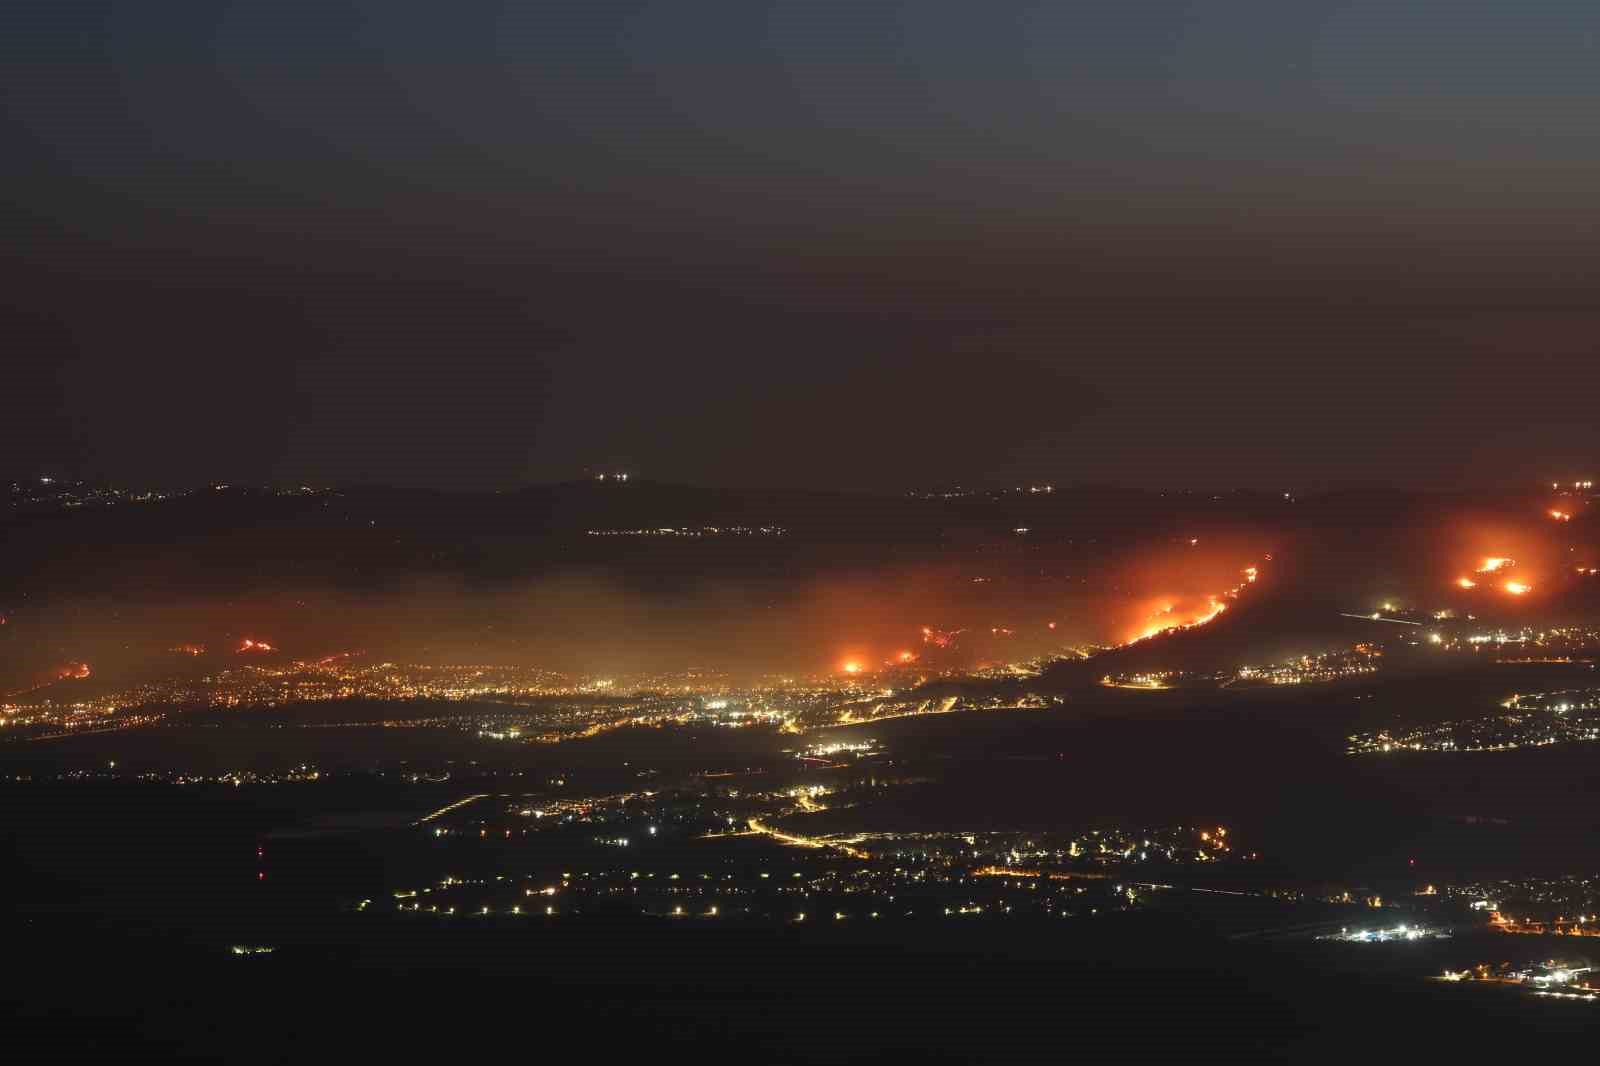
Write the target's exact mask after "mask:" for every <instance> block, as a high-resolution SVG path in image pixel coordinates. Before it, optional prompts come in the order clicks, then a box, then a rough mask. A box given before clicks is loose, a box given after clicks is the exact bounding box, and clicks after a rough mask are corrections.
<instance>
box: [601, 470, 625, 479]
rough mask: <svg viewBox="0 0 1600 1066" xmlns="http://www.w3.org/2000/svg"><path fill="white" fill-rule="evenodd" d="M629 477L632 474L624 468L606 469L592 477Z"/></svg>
mask: <svg viewBox="0 0 1600 1066" xmlns="http://www.w3.org/2000/svg"><path fill="white" fill-rule="evenodd" d="M630 477H632V475H631V474H629V473H628V472H627V471H625V470H607V471H602V472H601V473H598V474H596V475H595V476H594V479H595V480H596V481H627V480H628V478H630Z"/></svg>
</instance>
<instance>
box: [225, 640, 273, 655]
mask: <svg viewBox="0 0 1600 1066" xmlns="http://www.w3.org/2000/svg"><path fill="white" fill-rule="evenodd" d="M277 650H278V649H277V648H275V647H273V646H272V645H271V644H268V643H267V642H266V641H264V640H251V639H250V638H249V637H246V638H245V639H244V640H242V641H240V642H239V647H238V649H237V650H236V652H235V654H238V655H244V654H246V653H247V652H266V651H277Z"/></svg>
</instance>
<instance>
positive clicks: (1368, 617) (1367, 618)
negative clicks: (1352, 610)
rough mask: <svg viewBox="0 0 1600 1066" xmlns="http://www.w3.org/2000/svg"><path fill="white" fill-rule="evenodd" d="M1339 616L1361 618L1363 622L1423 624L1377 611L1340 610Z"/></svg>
mask: <svg viewBox="0 0 1600 1066" xmlns="http://www.w3.org/2000/svg"><path fill="white" fill-rule="evenodd" d="M1339 617H1340V618H1359V619H1361V621H1363V622H1393V623H1394V624H1395V625H1399V626H1420V625H1421V624H1422V623H1421V622H1411V621H1407V620H1406V619H1404V618H1385V617H1384V616H1383V615H1381V614H1377V613H1373V614H1349V613H1347V612H1345V611H1340V612H1339Z"/></svg>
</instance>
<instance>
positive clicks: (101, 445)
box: [0, 0, 1600, 490]
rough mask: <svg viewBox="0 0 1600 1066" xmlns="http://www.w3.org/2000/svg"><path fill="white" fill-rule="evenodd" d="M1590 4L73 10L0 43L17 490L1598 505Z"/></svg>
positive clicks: (1599, 322)
mask: <svg viewBox="0 0 1600 1066" xmlns="http://www.w3.org/2000/svg"><path fill="white" fill-rule="evenodd" d="M1597 34H1600V6H1596V5H1595V4H1593V3H1592V2H1582V0H1560V2H1557V0H1521V2H1518V3H1514V4H1512V3H1505V2H1503V0H1410V2H1408V0H1358V2H1348V3H1297V2H1290V0H1229V2H1227V3H1217V2H1215V0H1212V2H1195V3H1176V2H1162V0H1140V2H1137V3H1107V2H1098V0H1097V2H1082V3H1075V2H1056V3H1047V2H1027V3H1024V2H1012V0H986V2H983V3H973V2H955V0H906V2H894V3H891V2H882V3H875V2H873V0H838V2H835V0H783V2H779V0H672V2H668V0H659V2H651V0H630V2H624V0H572V2H566V3H537V2H523V3H513V2H499V3H487V2H477V0H454V2H451V3H448V4H442V3H436V2H431V3H423V2H419V0H249V2H219V0H199V2H189V0H162V2H160V3H128V2H126V0H120V2H118V0H107V2H104V3H101V2H95V0H63V2H60V3H42V4H31V5H27V6H26V9H25V10H24V11H22V12H20V13H18V14H16V15H14V16H13V17H12V18H11V19H10V20H9V22H8V30H7V33H6V35H5V36H4V38H3V40H0V59H3V62H4V65H5V68H6V70H7V75H6V79H5V82H6V86H5V89H4V94H3V97H0V129H3V136H4V143H5V145H6V148H5V153H4V159H5V166H4V171H3V173H4V174H5V179H4V180H5V182H6V186H7V188H6V195H5V197H4V201H3V202H4V206H3V207H0V211H3V219H0V220H3V222H4V226H5V234H6V237H5V241H4V249H5V252H4V264H5V266H4V272H3V274H0V283H3V292H4V295H3V297H0V309H3V316H4V317H3V319H0V321H3V326H4V334H3V337H4V342H5V345H6V348H7V349H8V350H9V351H10V353H11V358H10V359H9V360H8V362H9V365H10V372H9V374H8V375H7V383H8V387H7V389H6V390H5V392H6V395H7V402H6V404H5V408H4V410H5V416H4V419H3V426H4V429H3V430H0V446H3V453H4V455H5V456H6V465H7V466H8V467H9V468H10V469H11V471H15V472H28V471H33V470H40V471H43V470H50V471H56V472H63V473H84V474H96V473H98V474H104V475H107V476H111V477H115V478H118V479H122V480H125V481H133V482H138V483H152V482H157V483H173V482H188V481H194V480H202V479H217V478H227V479H235V480H236V479H248V480H265V479H277V480H309V481H316V482H330V481H335V482H337V481H349V480H376V481H387V482H396V483H404V484H422V485H441V486H463V487H466V486H503V485H511V484H517V483H521V482H526V481H543V480H554V479H562V478H566V477H571V476H574V475H576V474H578V473H579V472H580V471H581V470H582V469H583V468H584V467H586V466H590V465H593V464H597V463H600V464H621V465H624V466H628V467H630V468H632V469H635V470H638V471H640V472H642V473H644V474H646V475H648V476H653V477H657V478H662V479H670V480H683V481H692V482H699V483H733V484H769V485H813V486H846V487H856V488H880V489H882V488H901V487H906V486H909V485H921V484H928V483H946V482H952V481H974V480H975V481H985V482H998V483H1005V482H1009V481H1012V480H1015V479H1019V478H1027V477H1046V476H1048V477H1053V478H1055V479H1057V480H1059V481H1063V482H1073V481H1124V482H1130V483H1137V484H1147V485H1159V486H1177V487H1222V486H1235V485H1248V486H1259V487H1270V488H1277V487H1282V488H1295V489H1300V490H1305V489H1308V488H1314V487H1316V486H1318V485H1323V484H1328V483H1334V482H1340V481H1345V480H1352V479H1361V480H1380V481H1396V482H1402V483H1409V484H1421V485H1469V484H1478V483H1496V482H1503V481H1510V480H1520V479H1537V478H1542V477H1545V476H1548V475H1559V474H1567V473H1577V472H1583V471H1587V470H1590V469H1592V468H1591V467H1590V465H1589V460H1590V458H1591V457H1592V456H1595V455H1596V453H1597V450H1600V428H1597V426H1600V420H1597V419H1596V418H1595V417H1594V412H1595V408H1596V404H1595V400H1596V395H1597V389H1600V367H1597V364H1600V359H1597V358H1596V356H1597V348H1600V343H1597V337H1600V304H1597V298H1596V292H1597V289H1596V282H1597V280H1600V279H1597V266H1600V246H1597V243H1596V237H1597V235H1596V221H1597V219H1600V207H1597V206H1596V191H1595V190H1596V189H1600V138H1597V136H1596V130H1597V129H1600V103H1597V101H1600V49H1597V46H1596V42H1597V40H1600V37H1597Z"/></svg>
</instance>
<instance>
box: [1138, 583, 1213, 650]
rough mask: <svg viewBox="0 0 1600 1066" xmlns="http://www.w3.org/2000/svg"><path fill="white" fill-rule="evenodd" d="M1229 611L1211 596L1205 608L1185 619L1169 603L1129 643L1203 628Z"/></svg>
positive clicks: (1207, 599)
mask: <svg viewBox="0 0 1600 1066" xmlns="http://www.w3.org/2000/svg"><path fill="white" fill-rule="evenodd" d="M1229 595H1232V593H1229ZM1227 609H1228V605H1227V604H1225V603H1223V602H1222V601H1221V600H1219V599H1218V598H1217V597H1215V596H1209V597H1207V598H1206V604H1205V606H1204V607H1203V608H1201V609H1200V610H1198V611H1196V612H1194V613H1191V614H1188V615H1187V617H1185V616H1184V615H1179V614H1177V613H1175V612H1176V608H1175V607H1174V606H1173V605H1172V604H1170V603H1169V604H1167V605H1165V606H1164V607H1162V608H1160V609H1159V610H1158V611H1156V612H1155V614H1154V615H1153V616H1152V617H1151V621H1150V622H1149V624H1147V625H1146V626H1145V627H1144V629H1143V630H1141V631H1140V632H1139V635H1138V636H1136V637H1134V638H1133V640H1130V641H1129V642H1128V643H1130V644H1132V643H1136V642H1138V641H1141V640H1148V639H1150V638H1151V637H1155V636H1159V635H1161V634H1162V633H1170V632H1173V631H1175V630H1179V629H1193V628H1194V627H1195V626H1203V625H1205V624H1206V623H1207V622H1209V621H1211V620H1212V619H1213V618H1215V617H1217V615H1219V614H1221V613H1222V612H1223V611H1226V610H1227Z"/></svg>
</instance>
